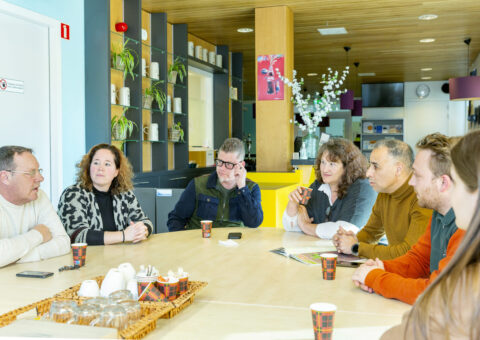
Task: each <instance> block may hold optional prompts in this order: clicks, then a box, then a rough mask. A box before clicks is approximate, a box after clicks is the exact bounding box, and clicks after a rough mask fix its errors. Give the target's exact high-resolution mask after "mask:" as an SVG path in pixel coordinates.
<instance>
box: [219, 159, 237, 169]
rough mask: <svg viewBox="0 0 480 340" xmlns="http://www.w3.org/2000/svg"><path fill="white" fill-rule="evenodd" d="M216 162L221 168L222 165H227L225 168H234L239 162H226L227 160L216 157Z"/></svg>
mask: <svg viewBox="0 0 480 340" xmlns="http://www.w3.org/2000/svg"><path fill="white" fill-rule="evenodd" d="M215 164H216V165H217V166H218V167H219V168H220V167H221V166H222V165H225V168H227V169H228V170H232V169H233V168H234V167H235V165H237V164H238V163H230V162H225V161H222V160H221V159H218V158H217V159H216V160H215Z"/></svg>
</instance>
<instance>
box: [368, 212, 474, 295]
mask: <svg viewBox="0 0 480 340" xmlns="http://www.w3.org/2000/svg"><path fill="white" fill-rule="evenodd" d="M430 232H431V220H430V223H429V224H428V227H427V230H426V231H425V233H424V234H423V235H422V236H421V237H420V238H419V239H418V242H417V243H416V244H414V245H413V246H412V248H411V249H410V250H409V251H408V252H407V253H406V254H405V255H403V256H400V257H398V258H396V259H394V260H391V261H385V262H384V266H385V270H381V269H374V270H372V271H371V272H370V273H368V275H367V277H366V278H365V284H366V285H367V286H368V287H370V288H372V289H373V290H374V291H375V292H376V293H377V294H380V295H383V296H385V297H386V298H394V299H398V300H400V301H403V302H406V303H409V304H413V303H414V302H415V300H416V299H417V297H418V296H419V295H420V294H421V293H422V292H423V291H424V290H425V288H427V286H428V285H429V284H430V282H432V281H433V280H434V279H435V278H436V277H437V276H438V274H440V272H441V271H442V270H443V268H445V266H446V265H447V264H448V262H450V259H451V258H452V256H453V254H455V251H456V250H457V248H458V246H459V245H460V242H461V241H462V238H463V235H464V234H465V231H464V230H462V229H460V228H459V229H457V231H456V232H455V233H454V234H453V235H452V237H450V241H449V242H448V247H447V255H446V256H445V257H444V258H443V259H442V260H440V262H439V264H438V269H437V270H435V271H434V272H432V274H430V245H431V241H430V240H431V239H430Z"/></svg>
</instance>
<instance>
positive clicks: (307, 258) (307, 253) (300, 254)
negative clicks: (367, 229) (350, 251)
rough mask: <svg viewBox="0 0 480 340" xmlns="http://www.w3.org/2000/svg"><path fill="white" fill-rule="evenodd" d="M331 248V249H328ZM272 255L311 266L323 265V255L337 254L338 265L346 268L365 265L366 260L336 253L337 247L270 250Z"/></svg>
mask: <svg viewBox="0 0 480 340" xmlns="http://www.w3.org/2000/svg"><path fill="white" fill-rule="evenodd" d="M326 248H329V249H326ZM270 251H271V252H272V253H275V254H278V255H282V256H286V257H290V258H292V259H294V260H296V261H299V262H301V263H304V264H309V265H317V266H318V265H322V260H321V255H322V254H326V253H328V254H336V255H338V258H337V265H338V266H344V267H357V266H359V265H360V264H362V263H364V262H365V261H366V259H364V258H361V257H358V256H355V255H346V254H342V253H339V252H337V251H336V249H335V247H333V246H332V247H305V248H284V247H280V248H276V249H272V250H270Z"/></svg>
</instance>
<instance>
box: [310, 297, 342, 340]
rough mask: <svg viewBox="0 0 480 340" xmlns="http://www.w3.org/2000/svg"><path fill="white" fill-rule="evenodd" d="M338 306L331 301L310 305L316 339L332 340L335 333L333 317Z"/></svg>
mask: <svg viewBox="0 0 480 340" xmlns="http://www.w3.org/2000/svg"><path fill="white" fill-rule="evenodd" d="M336 310H337V306H335V305H333V304H331V303H323V302H318V303H314V304H311V305H310V311H311V312H312V321H313V333H314V334H315V340H320V339H321V340H330V339H331V338H332V333H333V318H334V316H335V311H336Z"/></svg>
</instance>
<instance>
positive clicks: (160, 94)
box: [143, 80, 167, 112]
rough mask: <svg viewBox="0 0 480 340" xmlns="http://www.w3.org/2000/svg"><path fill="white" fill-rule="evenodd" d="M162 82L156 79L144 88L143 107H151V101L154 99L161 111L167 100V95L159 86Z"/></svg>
mask: <svg viewBox="0 0 480 340" xmlns="http://www.w3.org/2000/svg"><path fill="white" fill-rule="evenodd" d="M162 83H163V80H160V81H156V82H154V83H152V85H151V86H150V87H148V88H146V89H145V94H144V95H143V107H144V108H145V109H151V108H152V102H153V101H154V100H155V101H156V102H157V104H158V108H159V109H160V110H161V111H162V112H163V108H164V107H165V103H166V101H167V95H166V94H165V92H164V91H163V90H162V88H161V87H160V86H159V85H160V84H162Z"/></svg>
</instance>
